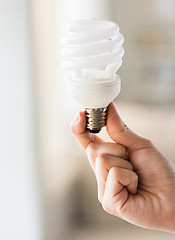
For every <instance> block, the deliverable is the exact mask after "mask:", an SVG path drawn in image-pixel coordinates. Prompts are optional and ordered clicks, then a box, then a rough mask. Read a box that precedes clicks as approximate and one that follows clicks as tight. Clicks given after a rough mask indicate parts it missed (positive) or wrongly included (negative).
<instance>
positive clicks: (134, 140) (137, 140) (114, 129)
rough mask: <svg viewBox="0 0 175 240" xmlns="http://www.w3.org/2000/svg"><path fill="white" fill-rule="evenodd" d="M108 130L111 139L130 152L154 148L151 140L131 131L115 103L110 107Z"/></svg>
mask: <svg viewBox="0 0 175 240" xmlns="http://www.w3.org/2000/svg"><path fill="white" fill-rule="evenodd" d="M106 130H107V132H108V134H109V136H110V137H111V139H112V140H113V141H115V142H117V143H119V144H121V145H123V146H124V147H126V148H128V149H129V150H134V149H140V148H148V147H152V144H151V142H150V141H149V140H147V139H145V138H142V137H140V136H138V135H137V134H135V133H134V132H133V131H131V130H130V129H129V128H128V127H127V126H126V125H125V124H124V122H123V121H122V119H121V118H120V116H119V114H118V112H117V110H116V108H115V105H114V103H111V104H110V105H109V107H108V117H107V126H106Z"/></svg>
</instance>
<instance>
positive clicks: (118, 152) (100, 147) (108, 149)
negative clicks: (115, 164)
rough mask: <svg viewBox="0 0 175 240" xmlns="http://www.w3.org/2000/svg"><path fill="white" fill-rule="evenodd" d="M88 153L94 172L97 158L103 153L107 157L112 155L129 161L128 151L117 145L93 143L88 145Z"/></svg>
mask: <svg viewBox="0 0 175 240" xmlns="http://www.w3.org/2000/svg"><path fill="white" fill-rule="evenodd" d="M86 152H87V155H88V159H89V161H90V164H91V167H92V169H93V170H94V169H95V161H96V158H97V156H98V155H100V154H103V153H104V154H105V155H111V156H115V157H118V158H123V159H126V160H127V159H128V155H127V151H126V149H125V148H124V147H123V146H122V145H119V144H116V143H104V142H103V143H100V142H93V143H90V144H89V145H88V147H87V149H86Z"/></svg>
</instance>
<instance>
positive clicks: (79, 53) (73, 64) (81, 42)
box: [62, 19, 124, 78]
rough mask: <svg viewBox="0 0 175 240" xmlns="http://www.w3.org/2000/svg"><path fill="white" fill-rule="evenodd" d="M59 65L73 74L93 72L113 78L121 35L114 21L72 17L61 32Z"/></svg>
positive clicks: (117, 63)
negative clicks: (96, 71)
mask: <svg viewBox="0 0 175 240" xmlns="http://www.w3.org/2000/svg"><path fill="white" fill-rule="evenodd" d="M63 42H64V43H65V46H66V47H65V48H64V49H63V51H62V54H63V56H65V60H64V62H63V66H64V68H65V69H67V70H70V71H72V73H73V74H74V75H75V76H77V75H79V76H80V77H81V76H84V75H88V74H89V75H91V74H94V72H93V69H95V70H99V71H98V74H100V71H101V76H103V77H110V78H113V77H114V74H115V73H116V71H117V70H118V69H119V67H120V66H121V63H122V57H123V55H124V49H123V47H122V44H123V42H124V38H123V36H122V34H121V33H120V32H119V27H118V25H117V24H116V23H114V22H111V21H104V20H103V21H102V20H93V19H92V20H76V21H72V22H71V23H70V24H69V25H68V33H67V34H66V35H65V36H64V38H63ZM89 69H90V71H88V70H89Z"/></svg>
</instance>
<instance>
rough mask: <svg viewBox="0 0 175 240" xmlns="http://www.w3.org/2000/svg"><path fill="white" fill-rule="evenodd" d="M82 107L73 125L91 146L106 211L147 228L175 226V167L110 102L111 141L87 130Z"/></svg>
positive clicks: (83, 143)
mask: <svg viewBox="0 0 175 240" xmlns="http://www.w3.org/2000/svg"><path fill="white" fill-rule="evenodd" d="M85 126H86V118H85V114H84V113H83V112H79V113H78V115H76V117H75V119H74V120H73V121H72V123H71V131H72V133H73V134H74V136H75V138H76V139H77V141H78V142H79V143H80V145H81V146H82V148H84V149H85V150H86V152H87V155H88V159H89V161H90V164H91V167H92V169H93V170H94V172H95V175H96V179H97V185H98V198H99V201H100V202H101V203H102V206H103V208H104V210H105V211H107V212H108V213H110V214H113V215H115V216H118V217H120V218H122V219H124V220H126V221H128V222H131V223H133V224H136V225H138V226H142V227H146V228H154V229H160V230H164V231H169V232H175V167H174V165H173V164H172V163H171V162H170V161H169V160H168V159H167V158H166V157H165V156H163V155H162V154H161V153H160V152H159V151H158V150H157V149H156V148H155V147H154V145H153V144H152V143H151V142H150V141H149V140H147V139H145V138H142V137H140V136H138V135H136V134H135V133H133V132H132V131H131V130H130V129H129V128H128V127H127V126H126V125H125V124H124V123H123V121H122V120H121V119H120V117H119V115H118V113H117V111H116V109H115V106H114V104H113V103H111V104H110V105H109V107H108V119H107V126H106V129H107V132H108V134H109V136H110V137H111V139H112V140H113V141H114V142H115V143H106V142H104V141H103V140H102V139H100V138H99V137H98V136H96V135H93V134H91V133H89V132H88V131H87V130H85Z"/></svg>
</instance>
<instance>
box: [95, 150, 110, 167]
mask: <svg viewBox="0 0 175 240" xmlns="http://www.w3.org/2000/svg"><path fill="white" fill-rule="evenodd" d="M107 160H108V156H107V154H105V153H100V154H98V156H97V162H98V164H100V165H102V166H104V165H106V162H107Z"/></svg>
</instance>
